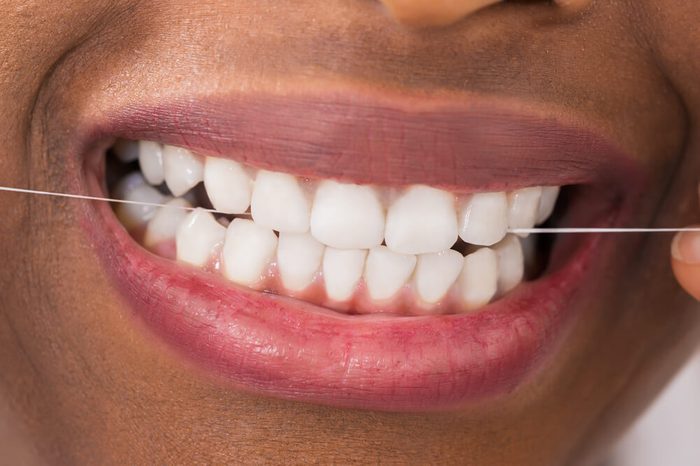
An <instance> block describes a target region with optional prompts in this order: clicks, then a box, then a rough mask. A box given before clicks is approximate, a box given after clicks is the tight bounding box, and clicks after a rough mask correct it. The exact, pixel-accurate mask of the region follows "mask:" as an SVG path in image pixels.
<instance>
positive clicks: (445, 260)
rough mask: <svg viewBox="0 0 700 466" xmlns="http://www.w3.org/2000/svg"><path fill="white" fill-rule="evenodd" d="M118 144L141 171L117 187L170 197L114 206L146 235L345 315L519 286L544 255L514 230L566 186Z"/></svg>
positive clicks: (144, 240)
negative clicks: (364, 177) (342, 173)
mask: <svg viewBox="0 0 700 466" xmlns="http://www.w3.org/2000/svg"><path fill="white" fill-rule="evenodd" d="M111 153H112V154H114V155H116V158H115V159H118V160H119V164H117V165H116V166H117V167H118V170H121V171H122V172H126V171H127V170H129V169H132V168H135V167H134V165H135V158H138V160H139V161H140V166H141V170H142V171H143V173H141V172H138V171H133V172H131V173H129V174H127V175H125V176H123V177H121V178H120V179H119V180H118V181H117V182H116V183H113V186H112V187H111V194H112V195H113V196H114V197H116V198H120V199H125V200H131V201H145V202H150V203H163V204H167V206H166V207H148V206H135V205H124V204H122V205H117V207H116V208H115V211H116V214H117V217H118V218H119V220H120V222H121V223H122V224H123V225H124V227H125V228H126V229H127V230H128V231H129V233H130V234H131V235H132V236H133V237H134V238H135V239H136V240H137V241H139V242H140V243H141V244H142V245H143V246H144V247H146V248H147V249H149V250H150V251H152V252H154V253H156V254H158V255H160V256H163V257H166V258H169V259H173V260H177V261H178V262H180V263H182V264H186V265H188V266H191V267H196V268H199V269H203V270H207V271H209V272H211V273H214V274H220V275H221V276H223V277H225V278H226V279H228V280H230V281H231V282H233V283H235V284H238V285H242V286H245V287H248V288H251V289H254V290H265V291H270V292H273V293H277V294H280V295H286V296H293V297H296V298H298V299H303V300H304V301H307V302H310V303H313V304H317V305H321V306H325V307H329V308H332V309H335V310H338V311H343V312H347V313H377V312H386V313H395V314H405V315H420V314H435V313H442V314H448V313H462V312H469V311H473V310H475V309H478V308H480V307H482V306H484V305H486V304H488V303H489V302H491V301H492V300H493V299H494V298H497V297H501V296H503V295H505V294H506V293H509V292H510V291H512V290H513V289H514V288H515V287H517V286H518V285H519V284H520V283H521V281H522V280H523V277H524V275H525V271H526V269H527V270H529V271H530V270H531V269H532V270H534V269H535V267H533V266H532V264H534V263H535V262H537V261H536V259H537V253H536V252H533V251H534V249H535V248H533V247H532V244H531V243H533V239H532V238H518V237H516V236H514V235H506V234H505V233H506V231H505V230H506V229H507V228H508V227H509V226H510V227H512V228H530V227H532V226H534V225H535V224H536V223H542V222H543V221H544V220H546V218H548V217H549V216H550V215H551V213H552V210H553V207H554V202H555V201H556V196H557V194H558V188H527V189H523V190H520V191H515V192H513V193H510V194H509V195H506V194H505V193H485V194H476V195H454V194H452V193H449V192H447V191H442V190H438V189H434V188H430V187H427V186H411V187H408V188H406V189H403V190H397V189H395V188H386V189H381V188H377V187H371V186H358V185H351V184H341V183H337V182H332V181H328V180H326V181H319V182H314V181H310V180H297V179H296V178H295V177H293V176H290V175H287V174H283V173H275V172H267V171H259V172H257V173H256V171H255V170H253V169H251V168H249V167H244V166H241V165H240V164H238V163H236V162H233V161H230V160H225V159H214V158H206V159H205V158H203V157H200V156H197V155H194V154H192V153H191V152H189V151H187V150H185V149H181V148H175V147H172V146H162V145H160V144H157V143H153V142H140V143H137V142H132V141H120V142H119V143H118V144H117V145H115V146H114V147H113V149H112V151H111ZM114 162H115V161H114V160H111V161H110V164H111V165H110V166H115V164H114ZM202 181H203V182H204V184H203V185H201V184H200V182H202ZM152 183H153V184H152ZM156 183H157V184H156ZM173 193H177V194H178V195H179V197H173V195H172V194H173ZM251 202H252V215H251V213H250V210H249V207H250V204H251ZM182 207H197V208H196V209H195V210H192V211H188V210H183V209H182ZM210 207H214V208H215V209H216V210H223V211H225V212H230V214H213V213H211V212H209V211H207V209H208V208H210ZM450 212H451V213H450ZM251 216H252V220H251V219H249V217H251ZM504 216H505V217H504ZM458 234H459V236H460V237H461V238H462V239H461V240H459V241H458V238H457V235H458ZM523 243H525V248H524V250H523ZM524 251H525V252H524ZM540 270H541V269H540ZM530 275H531V274H530V273H528V276H529V278H535V276H534V275H535V274H533V276H530Z"/></svg>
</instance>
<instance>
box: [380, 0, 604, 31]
mask: <svg viewBox="0 0 700 466" xmlns="http://www.w3.org/2000/svg"><path fill="white" fill-rule="evenodd" d="M502 1H503V0H381V2H382V3H383V4H384V6H385V7H386V8H387V10H388V11H389V13H390V14H391V15H392V16H393V17H394V18H395V19H396V20H397V21H398V22H400V23H402V24H406V25H408V26H418V27H429V26H447V25H449V24H452V23H454V22H456V21H459V20H460V19H462V18H464V17H465V16H468V15H470V14H472V13H474V12H476V11H478V10H480V9H482V8H484V7H487V6H489V5H494V4H496V3H501V2H502ZM591 2H592V0H554V3H555V4H556V5H557V6H559V7H560V8H562V9H563V10H565V11H567V12H576V11H579V10H581V9H583V8H585V7H586V6H588V5H589V4H590V3H591Z"/></svg>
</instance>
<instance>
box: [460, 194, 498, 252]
mask: <svg viewBox="0 0 700 466" xmlns="http://www.w3.org/2000/svg"><path fill="white" fill-rule="evenodd" d="M459 223H460V230H459V237H460V238H462V240H464V242H465V243H469V244H476V245H479V246H491V245H492V244H496V243H498V242H499V241H501V240H502V239H503V238H504V237H505V236H506V231H507V230H508V197H507V196H506V193H477V194H474V195H472V196H470V197H469V198H467V199H465V200H464V201H463V202H461V206H460V210H459Z"/></svg>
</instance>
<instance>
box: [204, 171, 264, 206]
mask: <svg viewBox="0 0 700 466" xmlns="http://www.w3.org/2000/svg"><path fill="white" fill-rule="evenodd" d="M252 183H253V180H252V179H251V177H250V176H249V175H248V173H246V171H245V170H244V169H243V167H242V166H241V164H239V163H237V162H234V161H233V160H226V159H220V158H215V157H207V159H206V161H205V162H204V187H205V188H206V190H207V196H209V200H210V201H211V204H212V205H213V206H214V209H216V210H218V211H220V212H225V213H227V214H242V213H244V212H245V211H246V210H248V207H249V206H250V196H251V192H252V190H253V186H252Z"/></svg>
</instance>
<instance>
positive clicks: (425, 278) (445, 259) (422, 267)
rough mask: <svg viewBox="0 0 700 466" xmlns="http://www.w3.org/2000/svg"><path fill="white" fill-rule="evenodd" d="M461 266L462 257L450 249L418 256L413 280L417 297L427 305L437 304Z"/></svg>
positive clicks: (460, 269)
mask: <svg viewBox="0 0 700 466" xmlns="http://www.w3.org/2000/svg"><path fill="white" fill-rule="evenodd" d="M463 264H464V256H462V254H460V253H459V252H457V251H454V250H452V249H448V250H446V251H442V252H438V253H436V254H423V255H421V256H419V257H418V266H417V267H416V276H415V278H414V282H415V288H416V291H417V293H418V296H420V298H421V299H422V300H423V301H424V302H426V303H428V304H435V303H437V302H439V301H440V300H441V299H443V298H444V297H445V295H446V294H447V291H448V290H449V289H450V287H451V286H452V284H453V283H454V282H455V281H456V280H457V277H458V276H459V273H460V272H461V271H462V266H463Z"/></svg>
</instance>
